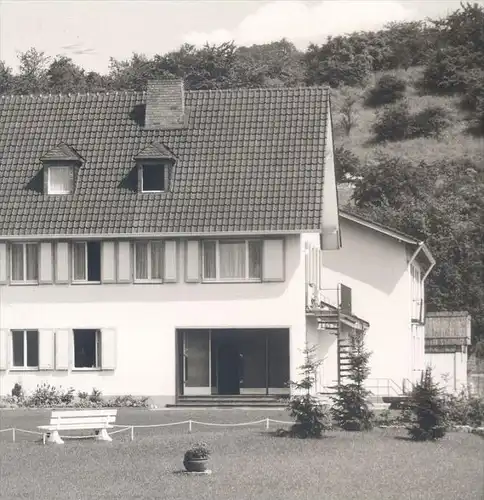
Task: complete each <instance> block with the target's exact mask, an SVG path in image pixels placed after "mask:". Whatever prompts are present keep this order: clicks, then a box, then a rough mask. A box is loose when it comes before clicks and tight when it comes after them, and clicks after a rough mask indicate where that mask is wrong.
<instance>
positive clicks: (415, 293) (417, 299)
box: [410, 263, 423, 321]
mask: <svg viewBox="0 0 484 500" xmlns="http://www.w3.org/2000/svg"><path fill="white" fill-rule="evenodd" d="M410 275H411V295H412V319H418V320H420V321H422V317H423V314H422V313H423V284H422V279H421V276H420V268H419V267H418V266H416V265H415V264H413V263H412V264H411V265H410Z"/></svg>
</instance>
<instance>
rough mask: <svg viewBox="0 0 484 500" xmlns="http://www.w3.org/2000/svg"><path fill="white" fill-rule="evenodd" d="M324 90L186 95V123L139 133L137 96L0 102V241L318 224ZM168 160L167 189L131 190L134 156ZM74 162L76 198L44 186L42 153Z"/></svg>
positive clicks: (283, 228)
mask: <svg viewBox="0 0 484 500" xmlns="http://www.w3.org/2000/svg"><path fill="white" fill-rule="evenodd" d="M328 98H329V97H328V91H327V90H326V89H324V88H320V87H312V88H297V89H287V88H286V89H253V90H248V89H245V90H226V91H194V92H186V93H185V104H186V110H187V112H188V127H187V128H186V129H180V130H145V129H143V127H142V126H141V125H140V124H139V118H140V116H141V115H142V114H143V106H144V104H145V102H146V94H145V93H142V92H120V93H106V94H90V95H89V94H87V95H70V96H69V95H62V96H33V97H30V96H10V97H3V98H0V236H11V235H60V234H66V235H69V234H70V235H73V234H101V233H102V234H107V233H108V234H111V233H113V234H121V233H142V232H150V233H154V232H160V233H191V232H197V233H206V232H220V231H289V230H296V231H303V230H319V229H321V210H322V192H323V158H324V140H325V137H324V136H325V133H324V132H325V125H326V114H327V104H328ZM153 142H155V143H158V144H163V145H165V146H166V147H167V148H168V149H169V151H171V152H173V154H174V155H175V156H176V163H175V166H174V171H173V175H172V177H171V192H168V193H144V194H143V193H138V192H136V178H134V179H133V172H135V170H134V167H135V160H134V157H135V156H136V154H137V153H139V152H140V151H143V149H144V148H145V147H147V146H149V145H150V144H151V143H153ZM59 144H67V145H69V146H70V147H72V148H73V149H74V150H75V151H76V152H77V153H78V154H79V155H80V156H81V157H82V158H83V163H82V166H81V167H80V169H79V172H78V177H77V181H76V186H75V190H74V193H73V194H70V195H61V196H48V195H45V194H44V193H43V192H42V187H43V181H42V164H41V162H40V159H41V158H42V157H43V156H45V155H46V154H48V153H49V152H50V151H52V150H54V151H55V148H56V146H58V145H59Z"/></svg>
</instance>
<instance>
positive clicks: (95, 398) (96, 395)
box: [89, 387, 103, 403]
mask: <svg viewBox="0 0 484 500" xmlns="http://www.w3.org/2000/svg"><path fill="white" fill-rule="evenodd" d="M89 401H90V402H91V403H102V401H103V398H102V392H101V391H98V390H97V389H96V388H95V387H94V388H93V389H92V392H91V394H90V395H89Z"/></svg>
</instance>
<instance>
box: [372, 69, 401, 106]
mask: <svg viewBox="0 0 484 500" xmlns="http://www.w3.org/2000/svg"><path fill="white" fill-rule="evenodd" d="M406 89H407V84H406V82H405V80H402V79H401V78H397V77H396V76H393V75H383V76H382V77H381V78H380V79H379V80H378V82H377V83H376V85H375V86H374V87H373V88H372V89H371V90H370V91H369V93H368V97H367V99H366V101H365V104H366V105H367V106H374V107H376V106H382V105H385V104H393V103H395V102H396V101H398V100H400V99H403V97H404V96H405V90H406Z"/></svg>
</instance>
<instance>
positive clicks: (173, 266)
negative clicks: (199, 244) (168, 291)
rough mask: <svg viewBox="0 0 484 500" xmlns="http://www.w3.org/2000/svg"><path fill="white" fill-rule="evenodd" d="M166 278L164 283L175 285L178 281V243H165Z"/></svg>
mask: <svg viewBox="0 0 484 500" xmlns="http://www.w3.org/2000/svg"><path fill="white" fill-rule="evenodd" d="M164 257H165V258H164V273H163V274H164V276H163V281H167V282H170V283H175V282H176V281H177V276H178V273H177V267H178V259H177V248H176V241H171V240H169V241H165V255H164Z"/></svg>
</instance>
